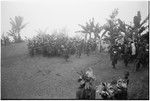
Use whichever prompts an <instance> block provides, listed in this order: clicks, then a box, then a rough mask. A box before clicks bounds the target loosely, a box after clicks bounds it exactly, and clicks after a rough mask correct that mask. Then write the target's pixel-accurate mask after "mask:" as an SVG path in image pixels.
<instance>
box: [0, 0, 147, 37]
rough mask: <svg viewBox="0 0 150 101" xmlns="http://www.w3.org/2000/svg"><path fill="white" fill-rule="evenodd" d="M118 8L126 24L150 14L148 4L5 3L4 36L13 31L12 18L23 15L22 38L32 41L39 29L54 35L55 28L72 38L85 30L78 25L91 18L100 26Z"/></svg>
mask: <svg viewBox="0 0 150 101" xmlns="http://www.w3.org/2000/svg"><path fill="white" fill-rule="evenodd" d="M115 8H118V9H119V14H118V16H117V17H118V18H120V19H122V20H123V21H125V22H126V23H128V24H129V23H130V22H133V17H134V16H135V15H136V14H137V11H140V12H141V16H142V20H143V19H144V18H146V17H147V15H148V1H110V0H109V1H101V0H100V1H99V0H37V1H35V0H34V1H32V0H26V1H16V0H14V1H9V0H8V1H6V0H3V1H1V33H6V32H8V30H9V29H11V25H10V18H14V17H15V16H22V17H23V18H24V23H28V24H27V26H26V27H25V28H24V29H22V31H21V35H22V36H23V37H24V36H26V37H28V38H31V37H33V36H34V35H36V34H37V32H36V31H37V30H39V29H41V30H46V29H47V32H48V33H52V32H53V31H54V30H55V29H59V30H60V29H66V31H67V32H68V35H69V36H74V35H75V33H74V32H75V31H78V30H81V28H80V27H79V26H78V24H82V25H85V22H86V21H88V20H89V19H91V18H94V19H95V22H98V23H99V24H100V25H103V24H105V23H106V19H107V18H108V17H109V15H110V14H111V13H112V11H113V10H114V9H115Z"/></svg>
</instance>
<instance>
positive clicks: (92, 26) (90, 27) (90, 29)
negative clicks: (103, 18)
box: [76, 18, 102, 40]
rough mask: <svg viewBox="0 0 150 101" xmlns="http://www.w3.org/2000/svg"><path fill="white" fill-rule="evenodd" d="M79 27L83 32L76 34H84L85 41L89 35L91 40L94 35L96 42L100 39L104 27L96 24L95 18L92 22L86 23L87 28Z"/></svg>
mask: <svg viewBox="0 0 150 101" xmlns="http://www.w3.org/2000/svg"><path fill="white" fill-rule="evenodd" d="M79 26H80V27H81V28H82V30H80V31H76V33H77V32H81V33H84V34H85V40H87V35H89V36H90V37H89V39H91V35H92V33H93V34H94V40H96V38H99V33H100V32H101V31H102V27H100V25H99V23H95V21H94V18H92V20H91V19H90V20H89V22H86V25H85V26H84V25H80V24H79Z"/></svg>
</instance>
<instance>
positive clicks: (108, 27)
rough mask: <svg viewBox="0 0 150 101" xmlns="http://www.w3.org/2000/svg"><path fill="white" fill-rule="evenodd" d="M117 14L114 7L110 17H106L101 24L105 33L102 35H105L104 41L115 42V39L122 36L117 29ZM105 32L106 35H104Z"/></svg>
mask: <svg viewBox="0 0 150 101" xmlns="http://www.w3.org/2000/svg"><path fill="white" fill-rule="evenodd" d="M117 15H118V9H115V10H114V11H113V12H112V14H111V15H110V18H109V19H107V23H106V24H105V25H104V26H103V28H104V30H105V33H104V34H103V36H105V38H104V41H108V42H109V43H110V44H111V45H113V44H115V41H116V39H119V38H121V37H123V36H122V35H121V33H120V30H119V28H118V27H119V24H118V19H117V18H116V16H117ZM106 33H107V34H108V35H106Z"/></svg>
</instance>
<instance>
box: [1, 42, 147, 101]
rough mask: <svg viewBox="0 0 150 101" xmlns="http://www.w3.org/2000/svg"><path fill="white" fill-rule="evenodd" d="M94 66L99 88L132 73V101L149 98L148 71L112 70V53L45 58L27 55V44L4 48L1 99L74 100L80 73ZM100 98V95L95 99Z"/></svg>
mask: <svg viewBox="0 0 150 101" xmlns="http://www.w3.org/2000/svg"><path fill="white" fill-rule="evenodd" d="M88 67H91V68H93V70H94V74H95V76H96V79H97V80H96V85H98V84H99V83H100V82H107V81H108V82H109V81H111V80H112V79H118V78H119V77H122V76H123V72H124V71H129V72H130V82H129V90H128V92H129V99H149V70H148V69H147V68H144V69H141V70H140V71H139V72H135V71H133V70H134V68H133V64H129V66H128V67H125V66H124V64H123V63H122V61H119V63H118V64H117V69H112V67H111V62H110V59H109V54H107V53H100V54H93V55H90V56H86V55H83V54H82V56H81V58H76V57H75V56H71V57H70V59H69V62H65V60H64V59H63V58H58V57H54V58H46V57H42V56H35V57H33V58H31V57H30V56H29V55H28V51H27V46H26V43H18V44H13V45H9V46H2V48H1V74H2V75H1V77H2V79H1V90H2V93H1V97H2V99H75V93H76V89H77V87H78V83H77V79H78V76H79V75H78V74H77V73H76V72H77V71H79V70H81V69H83V68H88ZM96 98H97V99H98V98H99V97H98V96H97V97H96Z"/></svg>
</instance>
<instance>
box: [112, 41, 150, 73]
mask: <svg viewBox="0 0 150 101" xmlns="http://www.w3.org/2000/svg"><path fill="white" fill-rule="evenodd" d="M109 53H110V59H111V61H112V66H113V68H116V64H117V61H118V60H120V59H121V60H123V62H124V64H125V66H126V67H127V66H128V64H129V63H134V64H135V66H136V71H137V70H139V68H140V67H141V66H143V67H146V66H148V63H149V43H148V40H139V41H136V40H134V41H126V42H124V43H123V44H120V43H116V44H114V45H112V46H111V48H110V50H109Z"/></svg>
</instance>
